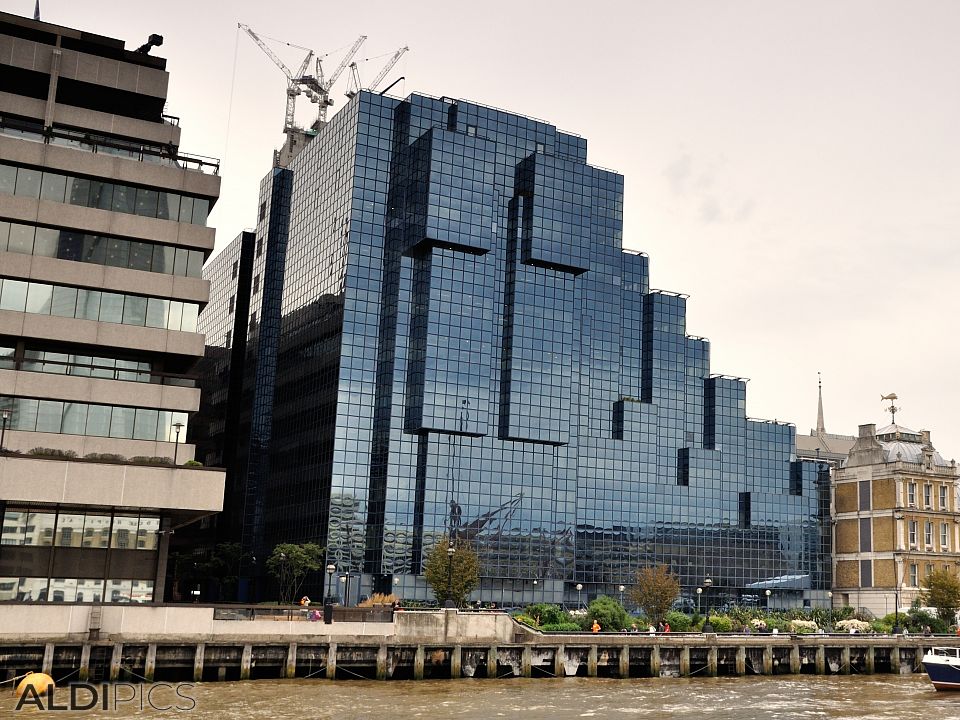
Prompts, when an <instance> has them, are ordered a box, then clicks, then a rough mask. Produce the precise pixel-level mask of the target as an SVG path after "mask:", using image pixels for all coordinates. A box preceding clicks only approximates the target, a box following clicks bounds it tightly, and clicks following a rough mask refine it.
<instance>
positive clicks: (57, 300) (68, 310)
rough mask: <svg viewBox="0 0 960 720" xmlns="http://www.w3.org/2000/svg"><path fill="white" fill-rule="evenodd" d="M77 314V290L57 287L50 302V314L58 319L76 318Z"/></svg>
mask: <svg viewBox="0 0 960 720" xmlns="http://www.w3.org/2000/svg"><path fill="white" fill-rule="evenodd" d="M76 312H77V289H76V288H71V287H60V286H56V287H54V288H53V298H52V299H51V301H50V314H51V315H56V316H57V317H69V318H72V317H75V315H76Z"/></svg>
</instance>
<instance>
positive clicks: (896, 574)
mask: <svg viewBox="0 0 960 720" xmlns="http://www.w3.org/2000/svg"><path fill="white" fill-rule="evenodd" d="M893 517H894V519H895V520H897V523H896V524H897V529H896V530H895V531H894V532H895V533H896V535H897V536H899V534H900V533H899V530H900V527H899V525H900V522H899V521H900V520H903V513H902V512H898V513H894V515H893ZM902 564H903V561H902V560H901V559H899V558H898V557H897V554H896V553H894V554H893V580H894V585H893V601H894V603H896V605H895V606H894V608H893V634H894V635H896V634H898V633H900V632H901V630H902V628H901V627H900V565H902Z"/></svg>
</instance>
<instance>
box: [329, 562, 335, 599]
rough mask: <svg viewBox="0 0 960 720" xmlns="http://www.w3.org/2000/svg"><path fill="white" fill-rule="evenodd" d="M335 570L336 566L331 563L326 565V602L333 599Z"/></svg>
mask: <svg viewBox="0 0 960 720" xmlns="http://www.w3.org/2000/svg"><path fill="white" fill-rule="evenodd" d="M336 571H337V566H336V565H334V564H333V563H330V564H329V565H327V602H328V603H329V602H331V601H332V600H333V574H334V573H335V572H336Z"/></svg>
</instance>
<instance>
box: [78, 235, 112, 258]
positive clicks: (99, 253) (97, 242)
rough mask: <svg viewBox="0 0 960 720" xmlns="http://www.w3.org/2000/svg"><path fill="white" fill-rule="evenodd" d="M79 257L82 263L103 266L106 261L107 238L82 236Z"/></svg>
mask: <svg viewBox="0 0 960 720" xmlns="http://www.w3.org/2000/svg"><path fill="white" fill-rule="evenodd" d="M81 256H82V258H83V261H84V262H88V263H94V264H96V265H105V264H106V261H107V238H105V237H101V236H100V235H84V237H83V250H82V251H81Z"/></svg>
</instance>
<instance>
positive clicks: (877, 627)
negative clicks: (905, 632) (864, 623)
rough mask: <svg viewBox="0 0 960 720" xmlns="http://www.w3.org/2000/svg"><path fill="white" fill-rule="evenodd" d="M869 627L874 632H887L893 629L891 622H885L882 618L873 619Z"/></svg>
mask: <svg viewBox="0 0 960 720" xmlns="http://www.w3.org/2000/svg"><path fill="white" fill-rule="evenodd" d="M870 629H871V630H873V632H875V633H883V634H885V635H887V634H889V633H890V632H891V631H892V630H893V623H890V624H888V623H886V622H884V620H874V621H873V622H872V623H870Z"/></svg>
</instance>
